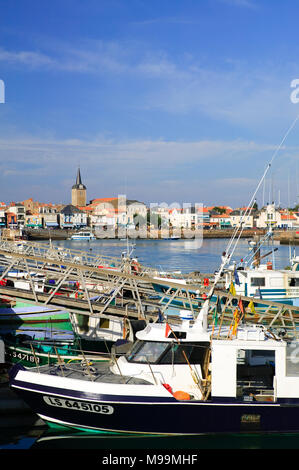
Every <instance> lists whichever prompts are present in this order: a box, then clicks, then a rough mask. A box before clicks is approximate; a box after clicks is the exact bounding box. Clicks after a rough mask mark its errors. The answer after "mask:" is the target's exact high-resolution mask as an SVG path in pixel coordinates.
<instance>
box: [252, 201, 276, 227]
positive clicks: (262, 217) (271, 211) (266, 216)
mask: <svg viewBox="0 0 299 470" xmlns="http://www.w3.org/2000/svg"><path fill="white" fill-rule="evenodd" d="M256 226H257V227H258V228H267V227H280V226H281V213H280V211H279V210H278V209H277V208H276V207H275V204H268V205H267V206H265V207H263V208H262V209H261V210H260V211H259V213H258V215H257V218H256Z"/></svg>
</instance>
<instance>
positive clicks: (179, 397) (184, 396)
mask: <svg viewBox="0 0 299 470" xmlns="http://www.w3.org/2000/svg"><path fill="white" fill-rule="evenodd" d="M173 396H174V398H176V399H177V400H191V397H190V395H189V393H187V392H183V391H182V390H178V391H177V392H174V394H173Z"/></svg>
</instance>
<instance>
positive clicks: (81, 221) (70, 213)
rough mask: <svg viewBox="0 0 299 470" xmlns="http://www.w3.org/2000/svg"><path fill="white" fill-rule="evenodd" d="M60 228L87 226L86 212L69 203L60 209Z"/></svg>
mask: <svg viewBox="0 0 299 470" xmlns="http://www.w3.org/2000/svg"><path fill="white" fill-rule="evenodd" d="M60 226H61V227H62V228H84V227H86V226H87V214H86V213H85V212H84V211H82V210H81V209H78V207H75V206H73V205H72V204H69V205H67V206H65V207H64V208H63V209H62V210H61V211H60Z"/></svg>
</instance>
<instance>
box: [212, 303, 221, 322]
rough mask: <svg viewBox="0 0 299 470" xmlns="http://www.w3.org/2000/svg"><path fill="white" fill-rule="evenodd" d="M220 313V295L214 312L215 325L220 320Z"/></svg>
mask: <svg viewBox="0 0 299 470" xmlns="http://www.w3.org/2000/svg"><path fill="white" fill-rule="evenodd" d="M218 313H222V308H221V301H220V297H218V298H217V302H216V307H215V312H214V315H213V321H214V325H217V322H218Z"/></svg>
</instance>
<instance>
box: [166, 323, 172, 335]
mask: <svg viewBox="0 0 299 470" xmlns="http://www.w3.org/2000/svg"><path fill="white" fill-rule="evenodd" d="M170 330H171V328H170V326H169V325H168V323H166V326H165V338H168V335H169V332H170Z"/></svg>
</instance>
